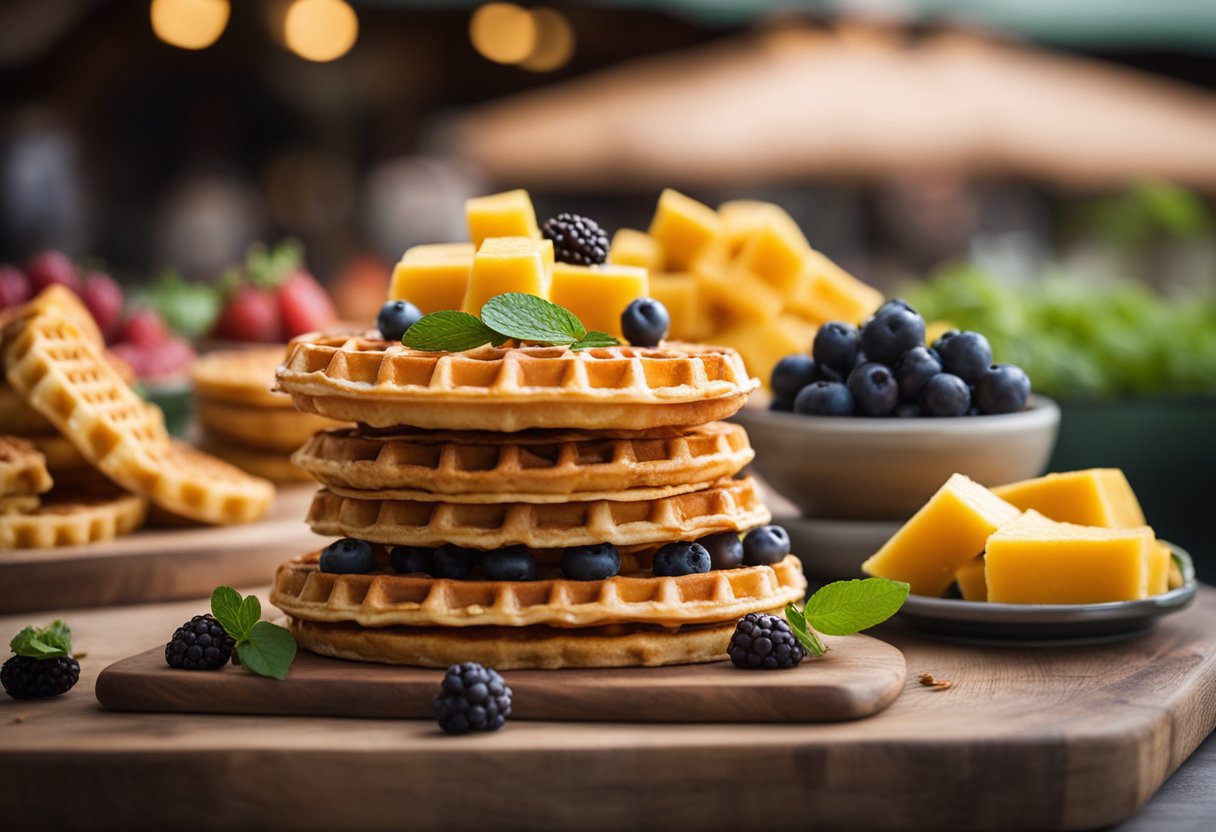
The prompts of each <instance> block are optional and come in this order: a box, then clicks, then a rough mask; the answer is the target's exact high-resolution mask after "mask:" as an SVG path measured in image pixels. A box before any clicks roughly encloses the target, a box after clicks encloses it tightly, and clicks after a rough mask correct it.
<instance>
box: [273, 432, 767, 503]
mask: <svg viewBox="0 0 1216 832" xmlns="http://www.w3.org/2000/svg"><path fill="white" fill-rule="evenodd" d="M754 455H755V454H754V452H753V451H752V449H751V446H750V445H749V444H748V441H747V433H746V432H745V431H744V430H743V428H742V427H740V426H739V425H734V424H730V423H728V422H713V423H711V424H708V425H701V426H698V427H693V428H684V429H678V428H664V429H660V430H657V431H653V432H649V433H648V434H646V435H633V436H619V435H612V434H588V433H574V432H560V433H543V432H527V433H520V434H498V433H480V432H471V431H470V432H433V433H427V432H406V433H396V434H385V435H365V434H361V433H360V432H359V431H356V430H351V429H338V430H330V431H326V432H324V433H318V434H317V435H316V436H314V437H313V438H312V439H311V440H309V442H308V443H307V444H306V445H305V446H304V447H302V448H301V449H300V450H299V451H297V452H296V454H295V456H294V457H293V459H294V461H295V463H296V464H297V465H299V466H300V467H301V468H305V469H307V470H309V471H311V472H312V473H313V474H314V475H315V476H316V478H317V479H319V480H320V481H321V482H323V483H325V484H326V485H329V486H331V487H334V488H356V489H360V490H362V491H377V490H383V489H390V488H392V489H407V488H410V489H418V490H425V491H429V492H431V493H432V494H433V495H457V494H464V495H473V496H475V497H478V498H479V499H474V500H469V501H471V502H495V501H498V500H502V501H504V502H545V501H546V499H547V500H549V501H560V500H591V499H613V497H612V496H611V495H612V494H613V492H624V491H626V490H628V489H642V488H647V487H650V488H653V487H662V486H683V489H682V490H684V491H693V490H697V489H699V488H703V487H705V486H707V485H709V484H710V483H713V482H716V481H717V480H719V479H721V478H722V477H730V476H733V475H734V474H737V473H738V472H739V471H740V470H742V468H743V466H744V465H746V464H747V463H748V462H750V461H751V459H752V457H753V456H754ZM631 493H632V494H633V496H632V497H629V498H626V499H648V498H647V497H645V496H643V495H641V494H639V493H635V492H631ZM503 495H508V496H505V497H504V496H503ZM654 496H658V495H654ZM432 499H442V497H440V496H436V497H433V498H432Z"/></svg>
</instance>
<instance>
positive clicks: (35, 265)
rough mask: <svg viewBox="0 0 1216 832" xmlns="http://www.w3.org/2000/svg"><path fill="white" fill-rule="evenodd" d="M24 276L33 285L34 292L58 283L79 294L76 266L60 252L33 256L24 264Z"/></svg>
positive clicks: (48, 252) (78, 276) (78, 277)
mask: <svg viewBox="0 0 1216 832" xmlns="http://www.w3.org/2000/svg"><path fill="white" fill-rule="evenodd" d="M25 276H26V277H28V278H29V279H30V283H32V284H34V291H35V292H41V291H42V290H43V289H45V288H46V287H47V286H50V285H52V284H55V283H59V284H62V285H64V286H67V287H68V288H69V289H71V290H72V291H73V292H75V293H76V294H80V275H79V274H78V273H77V271H76V264H75V263H73V262H72V261H71V260H69V259H68V256H67V255H66V254H64V253H63V252H62V251H43V252H41V253H39V254H35V255H34V256H33V257H31V258H30V259H29V261H28V262H26V264H25Z"/></svg>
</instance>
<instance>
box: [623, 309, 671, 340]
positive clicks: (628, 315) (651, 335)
mask: <svg viewBox="0 0 1216 832" xmlns="http://www.w3.org/2000/svg"><path fill="white" fill-rule="evenodd" d="M670 327H671V315H669V314H667V307H666V306H664V305H663V304H661V303H659V302H658V301H657V300H655V299H654V298H638V299H637V300H635V301H634V302H633V303H631V304H629V305H628V306H626V307H625V311H624V312H622V313H621V332H622V333H624V335H625V340H626V341H628V342H629V343H630V344H632V345H633V346H635V347H656V346H658V344H659V342H660V341H662V340H663V339H664V338H666V337H667V330H668V329H669V328H670Z"/></svg>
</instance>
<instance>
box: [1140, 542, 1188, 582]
mask: <svg viewBox="0 0 1216 832" xmlns="http://www.w3.org/2000/svg"><path fill="white" fill-rule="evenodd" d="M1174 566H1175V565H1174V555H1173V552H1171V551H1170V547H1169V545H1168V544H1166V543H1165V542H1163V541H1161V540H1154V541H1153V547H1152V549H1151V550H1150V551H1149V557H1148V594H1149V595H1160V594H1161V593H1163V592H1168V591H1169V589H1170V570H1171V568H1174ZM1181 577H1182V576H1181V575H1179V581H1178V585H1179V586H1182V580H1181Z"/></svg>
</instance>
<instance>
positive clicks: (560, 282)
mask: <svg viewBox="0 0 1216 832" xmlns="http://www.w3.org/2000/svg"><path fill="white" fill-rule="evenodd" d="M649 294H650V281H649V279H648V278H647V275H646V270H645V269H643V268H639V267H638V266H619V265H612V264H608V265H604V266H572V265H570V264H569V263H557V264H555V265H554V266H553V285H552V286H551V287H550V289H549V300H551V301H553V302H554V303H556V304H558V305H559V306H564V307H566V308H567V309H569V310H570V311H571V312H573V313H574V314H575V315H576V316H578V319H579V320H580V321H582V322H583V326H584V327H586V328H587V330H588V331H591V330H593V329H597V330H599V331H600V332H607V333H608V334H609V335H614V336H616V337H617V338H622V337H624V336H623V334H622V333H621V313H622V312H624V311H625V307H626V306H628V305H629V304H631V303H632V302H633V301H635V300H636V299H638V298H644V297H648V296H649Z"/></svg>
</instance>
